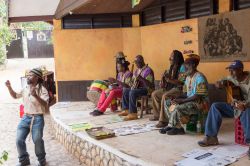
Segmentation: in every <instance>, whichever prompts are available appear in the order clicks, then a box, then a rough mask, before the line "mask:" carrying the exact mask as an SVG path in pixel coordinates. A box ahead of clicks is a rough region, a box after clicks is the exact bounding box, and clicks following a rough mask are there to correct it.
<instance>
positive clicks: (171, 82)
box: [149, 50, 186, 128]
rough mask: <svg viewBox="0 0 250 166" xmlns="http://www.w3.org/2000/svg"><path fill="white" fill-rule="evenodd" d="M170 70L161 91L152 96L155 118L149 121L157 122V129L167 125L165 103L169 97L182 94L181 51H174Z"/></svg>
mask: <svg viewBox="0 0 250 166" xmlns="http://www.w3.org/2000/svg"><path fill="white" fill-rule="evenodd" d="M169 61H170V68H169V70H166V71H165V72H164V74H163V75H162V79H161V81H160V89H158V90H155V91H154V92H153V93H152V94H151V97H152V101H153V116H152V117H150V119H149V120H151V121H157V120H159V123H158V124H157V125H156V127H157V128H162V127H165V126H166V125H167V118H166V117H165V114H164V103H165V100H166V99H167V97H168V96H169V95H171V96H179V95H181V94H182V86H183V84H184V82H185V79H186V76H185V67H184V65H183V63H184V58H183V55H182V53H181V52H180V51H178V50H174V51H173V52H172V54H171V55H170V57H169Z"/></svg>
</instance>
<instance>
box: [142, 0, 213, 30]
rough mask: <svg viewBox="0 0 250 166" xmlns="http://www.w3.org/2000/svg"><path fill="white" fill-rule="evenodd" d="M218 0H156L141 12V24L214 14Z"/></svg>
mask: <svg viewBox="0 0 250 166" xmlns="http://www.w3.org/2000/svg"><path fill="white" fill-rule="evenodd" d="M217 11H218V0H156V1H155V2H154V3H153V4H152V5H151V6H149V7H148V8H146V9H145V10H144V11H142V12H141V24H142V25H143V26H145V25H152V24H159V23H162V22H170V21H176V20H183V19H188V18H196V17H201V16H207V15H212V14H216V13H217Z"/></svg>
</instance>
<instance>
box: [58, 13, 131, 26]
mask: <svg viewBox="0 0 250 166" xmlns="http://www.w3.org/2000/svg"><path fill="white" fill-rule="evenodd" d="M62 22H63V23H62V26H63V29H96V28H120V27H132V15H131V14H102V15H101V14H98V15H68V16H65V17H64V18H63V19H62Z"/></svg>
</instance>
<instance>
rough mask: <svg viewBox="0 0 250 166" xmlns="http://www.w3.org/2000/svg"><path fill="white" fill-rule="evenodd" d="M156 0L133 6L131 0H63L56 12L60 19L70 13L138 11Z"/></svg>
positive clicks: (57, 17) (147, 0)
mask: <svg viewBox="0 0 250 166" xmlns="http://www.w3.org/2000/svg"><path fill="white" fill-rule="evenodd" d="M154 1H155V0H141V2H140V4H139V5H137V6H135V7H134V8H132V1H131V0H71V1H70V0H61V1H60V3H59V5H58V8H57V10H56V13H55V18H56V19H60V18H62V17H63V16H65V15H68V14H105V13H137V12H140V11H141V10H142V9H144V8H146V7H147V6H149V5H150V4H151V3H152V2H154Z"/></svg>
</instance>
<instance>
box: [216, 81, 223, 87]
mask: <svg viewBox="0 0 250 166" xmlns="http://www.w3.org/2000/svg"><path fill="white" fill-rule="evenodd" d="M215 87H216V88H223V87H224V84H223V81H217V82H216V83H215Z"/></svg>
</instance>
